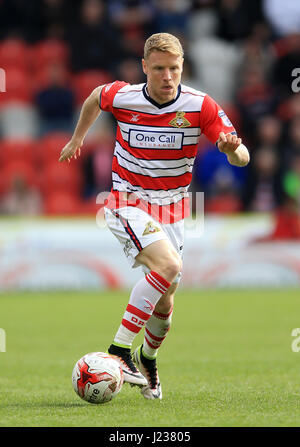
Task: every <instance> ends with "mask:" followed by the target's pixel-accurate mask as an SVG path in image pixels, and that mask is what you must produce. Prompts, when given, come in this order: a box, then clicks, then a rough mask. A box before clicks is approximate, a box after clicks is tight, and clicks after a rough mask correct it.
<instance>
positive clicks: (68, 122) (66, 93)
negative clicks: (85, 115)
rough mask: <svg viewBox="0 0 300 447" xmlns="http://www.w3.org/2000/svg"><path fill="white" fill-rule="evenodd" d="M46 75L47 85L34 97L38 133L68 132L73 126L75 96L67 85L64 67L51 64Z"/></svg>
mask: <svg viewBox="0 0 300 447" xmlns="http://www.w3.org/2000/svg"><path fill="white" fill-rule="evenodd" d="M47 75H48V76H47V79H48V82H47V85H46V86H45V87H44V88H43V89H41V90H40V91H38V92H37V94H36V97H35V105H36V107H37V111H38V113H39V120H40V132H39V133H40V135H44V134H46V133H47V132H51V131H66V132H69V131H71V129H72V127H73V118H74V107H75V98H74V92H73V90H72V89H71V88H70V87H69V85H68V78H67V73H66V69H65V67H64V66H62V65H60V64H52V65H50V66H49V67H48V72H47Z"/></svg>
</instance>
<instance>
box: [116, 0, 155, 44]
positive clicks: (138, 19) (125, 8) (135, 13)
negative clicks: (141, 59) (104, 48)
mask: <svg viewBox="0 0 300 447" xmlns="http://www.w3.org/2000/svg"><path fill="white" fill-rule="evenodd" d="M108 11H109V17H110V21H111V23H112V24H113V25H114V26H115V27H116V28H117V29H118V30H119V33H121V39H123V38H126V36H127V35H128V33H129V34H130V33H131V32H132V31H136V32H137V33H138V34H142V36H143V38H144V36H145V35H147V34H151V32H152V30H153V18H154V13H155V8H154V3H153V0H109V2H108Z"/></svg>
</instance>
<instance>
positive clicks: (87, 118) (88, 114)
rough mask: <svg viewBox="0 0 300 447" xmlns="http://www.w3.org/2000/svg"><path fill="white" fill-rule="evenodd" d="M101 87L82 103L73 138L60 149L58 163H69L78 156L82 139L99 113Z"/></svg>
mask: <svg viewBox="0 0 300 447" xmlns="http://www.w3.org/2000/svg"><path fill="white" fill-rule="evenodd" d="M102 87H103V86H102V85H101V86H99V87H97V88H95V89H94V90H93V91H92V93H91V94H90V96H88V97H87V99H86V100H85V101H84V103H83V105H82V109H81V112H80V116H79V119H78V122H77V125H76V128H75V130H74V133H73V136H72V138H71V140H70V141H69V142H68V143H67V144H66V145H65V147H64V148H63V149H62V151H61V154H60V157H59V161H66V160H68V161H70V160H71V158H72V157H74V158H75V159H76V158H77V155H78V156H79V155H80V148H81V146H82V145H83V141H84V138H85V136H86V134H87V132H88V130H89V128H90V127H91V126H92V124H93V123H94V122H95V121H96V119H97V118H98V116H99V115H100V113H101V110H100V107H99V102H100V93H101V90H102Z"/></svg>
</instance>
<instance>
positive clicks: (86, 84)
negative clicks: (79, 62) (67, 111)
mask: <svg viewBox="0 0 300 447" xmlns="http://www.w3.org/2000/svg"><path fill="white" fill-rule="evenodd" d="M111 81H112V78H111V75H110V73H108V72H106V71H102V70H85V71H82V72H81V73H79V74H77V75H75V76H74V81H73V86H74V90H75V95H76V102H77V104H78V105H80V104H82V103H83V101H84V100H85V99H86V98H87V97H88V96H89V95H90V94H91V93H92V91H93V90H94V89H95V88H96V87H99V85H102V84H106V83H108V82H111Z"/></svg>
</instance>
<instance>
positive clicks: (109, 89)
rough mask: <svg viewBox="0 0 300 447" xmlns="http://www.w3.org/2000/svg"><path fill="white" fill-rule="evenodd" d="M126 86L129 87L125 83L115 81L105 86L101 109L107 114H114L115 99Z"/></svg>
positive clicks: (101, 94)
mask: <svg viewBox="0 0 300 447" xmlns="http://www.w3.org/2000/svg"><path fill="white" fill-rule="evenodd" d="M125 85H128V83H127V82H124V81H115V82H112V83H110V84H105V85H104V86H103V88H102V90H101V93H100V102H99V107H100V109H101V110H103V111H105V112H112V109H113V101H114V97H115V95H116V93H117V92H118V91H119V90H120V89H121V88H122V87H124V86H125Z"/></svg>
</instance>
